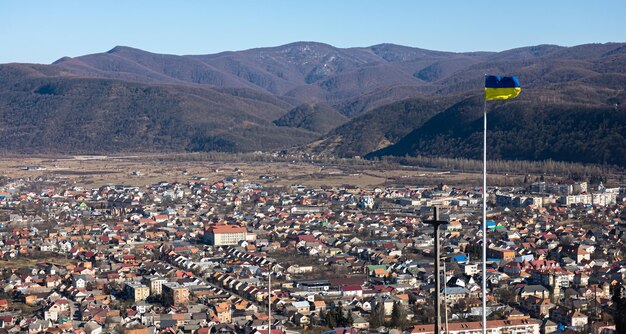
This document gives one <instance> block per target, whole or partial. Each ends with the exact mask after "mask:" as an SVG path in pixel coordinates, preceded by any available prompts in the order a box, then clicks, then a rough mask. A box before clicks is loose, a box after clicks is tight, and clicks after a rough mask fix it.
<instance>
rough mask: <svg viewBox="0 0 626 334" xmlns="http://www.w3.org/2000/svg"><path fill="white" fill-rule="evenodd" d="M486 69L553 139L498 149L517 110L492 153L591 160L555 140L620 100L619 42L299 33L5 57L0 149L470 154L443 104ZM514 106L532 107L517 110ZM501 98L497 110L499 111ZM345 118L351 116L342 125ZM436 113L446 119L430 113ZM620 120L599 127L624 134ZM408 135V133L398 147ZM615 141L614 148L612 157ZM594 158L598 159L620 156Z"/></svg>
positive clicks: (463, 132) (477, 88)
mask: <svg viewBox="0 0 626 334" xmlns="http://www.w3.org/2000/svg"><path fill="white" fill-rule="evenodd" d="M485 73H489V74H503V75H510V74H516V75H518V76H519V78H520V82H521V84H522V96H520V98H519V99H516V100H515V101H514V102H511V103H509V104H507V103H505V104H504V105H507V106H509V105H510V106H511V108H513V109H515V110H517V111H515V112H513V113H510V114H511V115H516V117H518V118H519V119H522V120H524V119H527V117H528V114H532V115H535V116H537V115H540V114H541V112H540V111H541V110H543V109H545V113H544V114H545V115H546V117H547V116H548V115H549V117H547V118H545V120H546V124H544V125H545V126H549V127H550V128H549V129H548V128H546V129H547V130H546V131H545V132H546V133H550V137H549V138H548V137H546V138H545V139H542V140H545V141H550V142H554V143H560V144H559V145H558V146H559V147H560V148H559V149H544V148H538V146H537V145H535V146H533V147H534V148H533V149H532V151H533V152H532V154H530V153H529V152H526V151H524V150H517V151H515V150H512V149H509V148H508V147H509V146H510V145H512V144H507V145H508V146H507V145H503V144H502V145H500V144H498V143H500V142H502V141H505V142H506V141H507V140H508V139H506V138H509V137H510V138H517V137H516V136H518V134H523V133H531V132H532V131H531V130H533V129H531V128H530V127H531V126H536V125H537V124H533V123H532V122H523V121H519V120H516V121H515V122H513V123H514V124H515V125H516V126H517V127H518V128H506V127H504V125H503V123H502V124H500V123H498V122H497V119H496V120H495V121H494V126H498V129H501V130H498V131H499V133H500V134H499V135H498V136H501V138H500V139H497V142H496V143H495V144H494V148H496V149H494V150H493V152H494V154H496V155H498V154H499V157H503V158H507V159H522V158H523V159H526V158H530V159H543V158H546V157H547V158H550V157H553V158H555V159H565V160H570V159H573V160H579V161H593V159H596V158H597V156H596V155H594V154H590V155H589V158H584V159H583V158H581V156H580V154H582V153H581V151H576V150H571V149H568V145H566V144H564V143H567V142H568V141H567V138H570V139H572V140H573V139H575V138H579V137H577V136H578V135H577V134H576V133H578V132H581V134H582V133H584V132H588V131H593V129H595V127H593V126H592V125H593V122H591V121H592V117H591V116H589V119H588V117H587V114H586V113H585V112H584V111H589V113H588V114H589V115H590V114H593V113H594V112H593V111H594V110H610V109H611V108H612V107H613V106H614V105H615V104H618V105H621V104H622V103H623V101H624V89H623V87H624V86H625V84H626V44H623V43H621V44H620V43H607V44H587V45H579V46H575V47H560V46H555V45H538V46H530V47H523V48H517V49H512V50H506V51H503V52H497V53H496V52H467V53H452V52H440V51H430V50H424V49H419V48H411V47H405V46H400V45H393V44H380V45H375V46H371V47H359V48H348V49H341V48H335V47H333V46H330V45H327V44H322V43H314V42H297V43H292V44H287V45H283V46H278V47H268V48H258V49H251V50H244V51H237V52H222V53H218V54H211V55H189V56H178V55H162V54H155V53H150V52H147V51H143V50H139V49H134V48H129V47H121V46H120V47H115V48H113V49H111V50H110V51H109V52H105V53H98V54H92V55H85V56H80V57H75V58H70V57H64V58H61V59H59V60H58V61H56V62H55V63H54V64H51V65H35V64H4V65H0V78H1V79H2V80H0V101H1V102H2V103H1V104H0V113H1V114H2V115H3V117H4V118H3V121H2V123H0V129H2V130H1V131H0V138H2V139H4V144H3V145H0V147H3V149H5V150H16V147H19V150H21V151H42V150H47V151H62V152H71V151H80V152H89V151H94V152H97V151H107V152H114V151H141V150H174V151H175V150H192V151H193V150H214V149H217V150H229V151H251V150H259V149H262V150H273V149H284V148H289V147H292V146H294V145H302V146H303V147H304V146H306V149H307V150H309V151H310V152H312V153H319V154H328V155H338V156H353V155H360V156H362V155H366V154H368V153H370V152H372V151H377V150H378V151H377V152H376V153H373V154H371V156H380V155H384V154H394V155H404V154H433V155H439V154H441V155H446V156H464V157H475V152H473V151H471V149H470V148H473V147H474V142H473V141H474V139H475V138H474V136H475V135H476V133H475V131H473V130H472V129H474V128H473V125H472V124H473V123H472V122H475V121H476V119H471V118H468V119H464V118H463V117H461V116H462V115H461V114H458V112H459V111H458V107H456V108H457V111H456V113H455V112H454V110H455V107H454V105H455V103H461V104H463V103H468V102H464V101H471V97H477V96H480V95H481V94H482V90H483V75H484V74H485ZM468 98H470V99H469V100H467V99H468ZM303 104H304V105H307V104H309V105H328V106H329V107H328V108H324V112H322V113H316V112H311V110H308V111H307V110H305V109H306V108H305V109H303V110H298V106H302V105H303ZM521 106H523V108H526V109H527V110H530V112H528V114H525V113H524V111H525V110H522V109H520V108H522V107H521ZM474 107H475V106H472V108H474ZM478 107H480V105H479V106H478ZM498 108H500V107H495V109H497V110H495V111H494V115H499V113H500V111H499V109H498ZM607 108H608V109H607ZM479 109H480V108H479ZM334 110H336V111H338V113H336V112H333V111H334ZM619 110H620V109H619V108H618V112H617V113H616V116H615V117H614V118H612V119H613V120H614V121H616V122H620V121H621V120H622V119H621V118H620V117H619V115H620V114H619ZM479 112H480V110H479ZM607 112H608V111H607ZM568 113H569V114H571V115H573V114H575V115H576V119H575V122H566V121H567V119H568ZM346 116H347V117H349V118H350V120H348V122H346V123H345V124H343V123H344V122H345V121H346ZM474 116H475V115H474ZM438 117H444V120H445V121H442V122H440V123H437V119H438ZM446 117H447V118H446ZM493 117H496V116H493ZM537 117H538V116H537ZM431 118H432V120H431ZM498 119H499V118H498ZM557 120H558V122H564V123H566V124H568V126H567V127H563V128H564V129H565V128H567V133H566V132H565V131H559V130H558V129H559V127H558V126H559V123H558V122H557ZM577 122H580V127H577V124H579V123H577ZM583 123H584V124H583ZM276 124H280V125H284V126H277V125H276ZM341 124H343V125H341ZM455 124H461V125H460V126H461V127H460V128H456V127H455ZM338 125H341V126H339V127H336V128H334V129H333V127H335V126H338ZM618 125H619V124H618ZM618 125H616V126H615V127H613V128H611V129H612V130H611V131H610V136H613V137H615V136H618V137H620V136H622V137H623V136H626V134H624V133H623V132H622V130H621V127H620V126H618ZM427 127H428V129H429V130H428V131H426V128H427ZM555 127H556V128H555ZM9 129H11V130H10V131H9ZM451 129H455V130H454V131H453V135H451V134H450V131H451ZM603 129H606V127H605V128H603ZM429 131H430V132H429ZM433 131H434V132H433ZM326 132H328V134H327V135H324V136H323V137H321V138H316V137H317V136H318V134H320V133H326ZM59 133H61V134H63V135H59ZM404 136H407V137H405V139H403V137H404ZM498 136H496V135H494V138H499V137H498ZM435 137H436V138H437V141H436V144H435V141H434V140H435ZM518 137H519V136H518ZM409 138H412V140H415V141H416V144H415V145H413V144H411V145H409V144H408V143H409V142H410V141H411V140H410V139H409ZM535 138H543V137H541V136H536V137H535ZM515 140H519V138H518V139H515ZM577 140H578V141H584V139H580V138H579V139H577ZM613 142H618V143H619V142H620V139H619V138H617V137H616V138H613ZM396 143H397V145H395V146H391V147H389V148H388V149H383V150H379V149H382V148H384V147H385V146H387V145H393V144H396ZM600 143H604V141H603V140H600V139H598V140H594V141H593V143H591V144H589V145H590V146H589V147H591V148H593V147H594V146H593V145H596V144H600ZM529 145H530V143H529ZM584 145H588V144H584ZM606 145H608V146H609V147H614V145H613V146H612V145H611V143H606ZM434 147H438V149H437V150H435V149H434ZM463 147H465V148H463ZM591 148H589V149H588V150H590V152H591V153H593V152H592V149H591ZM595 150H596V151H599V149H598V148H597V147H596V148H595ZM603 150H604V149H603ZM583 151H584V150H583ZM618 151H619V147H615V149H614V150H613V151H611V153H610V155H614V152H618ZM516 152H518V153H519V156H516V155H515V153H516ZM572 152H574V153H572ZM584 152H586V151H584ZM584 152H583V153H584ZM605 156H606V153H605V154H603V157H602V159H603V161H606V160H607V159H608V160H610V161H613V162H614V163H620V164H621V163H622V162H621V160H620V159H612V160H611V159H609V158H606V157H605Z"/></svg>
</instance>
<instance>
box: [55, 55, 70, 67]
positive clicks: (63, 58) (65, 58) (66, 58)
mask: <svg viewBox="0 0 626 334" xmlns="http://www.w3.org/2000/svg"><path fill="white" fill-rule="evenodd" d="M73 59H74V58H72V57H68V56H65V57H62V58H59V59H58V60H57V61H55V62H54V63H52V65H55V64H59V63H63V62H66V61H72V60H73Z"/></svg>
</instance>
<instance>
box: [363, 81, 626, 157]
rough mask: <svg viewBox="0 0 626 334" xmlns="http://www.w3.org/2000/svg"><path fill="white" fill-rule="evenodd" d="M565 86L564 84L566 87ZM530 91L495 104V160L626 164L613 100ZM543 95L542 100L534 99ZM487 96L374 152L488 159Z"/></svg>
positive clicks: (491, 143)
mask: <svg viewBox="0 0 626 334" xmlns="http://www.w3.org/2000/svg"><path fill="white" fill-rule="evenodd" d="M563 88H564V87H563ZM549 95H550V94H546V92H545V91H544V92H539V91H533V90H530V91H528V92H526V96H524V97H520V98H519V100H515V101H510V102H502V103H494V105H493V106H490V112H489V114H488V137H487V146H488V148H487V150H488V155H489V159H505V160H546V159H553V160H562V161H577V162H585V163H608V164H615V165H620V166H626V112H625V111H624V110H623V109H620V107H619V105H618V106H617V107H616V105H614V104H612V102H616V101H618V100H619V101H620V102H623V101H624V99H625V98H626V94H624V92H623V91H622V93H620V94H618V95H617V96H613V97H612V98H609V99H607V100H606V101H605V103H604V104H597V103H593V104H589V103H582V102H581V100H584V99H582V98H580V97H578V98H576V97H572V98H571V100H572V101H574V102H568V101H567V99H568V97H567V96H565V95H567V94H562V93H558V92H557V91H552V95H554V96H556V97H553V98H551V97H550V96H549ZM535 96H540V97H541V98H540V99H539V101H536V100H534V98H535ZM482 131H483V119H482V99H480V98H469V99H466V100H463V101H461V102H459V103H457V104H455V105H454V106H452V107H450V108H448V109H447V110H445V111H444V112H442V113H440V114H438V115H436V116H434V117H432V118H431V119H430V120H429V121H427V122H426V123H424V124H423V125H422V126H421V127H419V128H417V129H415V130H414V131H412V132H411V133H409V134H408V135H406V136H405V137H404V138H402V139H400V140H399V141H398V142H397V143H395V144H394V145H391V146H388V147H386V148H383V149H380V150H378V151H375V152H372V153H370V154H369V155H368V156H367V157H368V158H372V157H380V156H385V155H393V156H405V155H412V156H415V155H425V156H443V157H466V158H473V159H482V139H483V137H482V136H483V132H482Z"/></svg>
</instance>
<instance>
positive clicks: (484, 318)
mask: <svg viewBox="0 0 626 334" xmlns="http://www.w3.org/2000/svg"><path fill="white" fill-rule="evenodd" d="M483 120H484V121H483V258H482V260H483V264H482V272H483V281H482V283H483V286H482V290H483V300H482V301H483V306H482V329H483V334H487V99H486V98H485V104H484V107H483Z"/></svg>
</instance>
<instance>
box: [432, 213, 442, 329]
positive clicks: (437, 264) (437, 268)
mask: <svg viewBox="0 0 626 334" xmlns="http://www.w3.org/2000/svg"><path fill="white" fill-rule="evenodd" d="M433 220H434V221H439V210H438V209H437V207H436V206H435V207H433ZM439 225H440V224H437V223H435V226H434V227H435V289H437V294H436V297H435V300H436V302H435V303H436V305H437V306H436V307H435V317H436V318H437V329H436V330H435V334H438V333H440V332H441V268H440V265H441V263H440V262H441V253H440V252H441V245H440V241H439Z"/></svg>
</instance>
